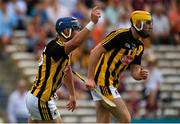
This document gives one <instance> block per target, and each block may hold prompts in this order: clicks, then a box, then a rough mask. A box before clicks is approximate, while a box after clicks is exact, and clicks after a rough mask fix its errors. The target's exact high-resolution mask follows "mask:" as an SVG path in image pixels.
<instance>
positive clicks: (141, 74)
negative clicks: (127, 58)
mask: <svg viewBox="0 0 180 124" xmlns="http://www.w3.org/2000/svg"><path fill="white" fill-rule="evenodd" d="M130 70H131V75H132V77H133V78H134V79H135V80H146V79H147V78H148V75H149V71H148V70H147V69H144V68H143V67H142V66H140V65H136V64H132V65H131V66H130Z"/></svg>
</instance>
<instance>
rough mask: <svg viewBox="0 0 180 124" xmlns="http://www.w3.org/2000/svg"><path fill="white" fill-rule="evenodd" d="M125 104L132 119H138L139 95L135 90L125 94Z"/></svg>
mask: <svg viewBox="0 0 180 124" xmlns="http://www.w3.org/2000/svg"><path fill="white" fill-rule="evenodd" d="M126 96H127V98H126V104H127V107H128V110H129V112H130V113H131V116H132V117H133V118H138V117H139V110H140V97H139V93H138V92H137V91H135V90H131V91H128V92H126Z"/></svg>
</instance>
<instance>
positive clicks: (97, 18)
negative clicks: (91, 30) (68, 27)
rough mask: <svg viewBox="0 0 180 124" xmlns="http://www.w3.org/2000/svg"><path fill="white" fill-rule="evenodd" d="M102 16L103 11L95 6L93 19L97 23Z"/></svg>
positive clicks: (92, 12)
mask: <svg viewBox="0 0 180 124" xmlns="http://www.w3.org/2000/svg"><path fill="white" fill-rule="evenodd" d="M100 17H101V13H100V11H99V7H98V6H95V7H94V8H93V9H92V11H91V21H93V22H94V23H95V24H96V23H97V22H98V20H99V18H100Z"/></svg>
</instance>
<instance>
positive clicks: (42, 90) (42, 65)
mask: <svg viewBox="0 0 180 124" xmlns="http://www.w3.org/2000/svg"><path fill="white" fill-rule="evenodd" d="M69 62H70V59H69V56H68V55H67V54H66V53H65V51H64V44H63V42H61V41H58V39H54V40H52V41H51V42H49V43H48V44H47V46H46V47H45V49H44V51H43V52H42V55H41V59H40V62H39V69H38V74H37V76H36V80H35V81H34V83H33V86H32V88H31V93H32V94H33V95H34V96H36V97H38V98H39V99H41V100H42V101H45V102H46V101H49V100H50V99H51V97H52V96H53V95H54V93H55V92H56V90H57V89H58V88H59V87H60V86H61V81H62V79H63V75H64V72H63V70H64V69H65V67H66V66H67V65H68V64H69Z"/></svg>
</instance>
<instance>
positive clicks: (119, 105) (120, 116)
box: [109, 98, 131, 123]
mask: <svg viewBox="0 0 180 124" xmlns="http://www.w3.org/2000/svg"><path fill="white" fill-rule="evenodd" d="M112 101H113V102H114V103H115V104H116V107H114V108H112V107H111V108H109V110H110V111H111V113H112V114H113V115H114V116H115V118H116V119H117V120H118V122H119V123H130V122H131V115H130V113H129V111H128V109H127V107H126V105H125V103H124V101H123V100H122V98H116V99H114V100H112Z"/></svg>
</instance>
